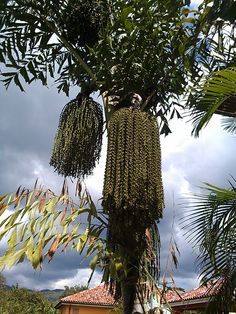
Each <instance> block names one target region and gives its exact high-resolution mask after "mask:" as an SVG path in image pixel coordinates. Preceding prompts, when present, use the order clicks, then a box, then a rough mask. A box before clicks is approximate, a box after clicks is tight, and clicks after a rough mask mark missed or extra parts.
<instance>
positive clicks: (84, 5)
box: [61, 0, 108, 45]
mask: <svg viewBox="0 0 236 314" xmlns="http://www.w3.org/2000/svg"><path fill="white" fill-rule="evenodd" d="M107 20H108V7H107V2H106V1H104V0H97V1H94V0H69V1H68V2H67V5H66V7H65V10H64V11H63V14H62V25H61V26H62V28H63V29H64V30H65V31H66V37H67V38H68V40H69V41H70V42H72V43H73V44H75V45H77V44H79V45H94V44H96V43H97V41H98V38H99V31H101V29H103V28H104V27H105V26H106V23H107Z"/></svg>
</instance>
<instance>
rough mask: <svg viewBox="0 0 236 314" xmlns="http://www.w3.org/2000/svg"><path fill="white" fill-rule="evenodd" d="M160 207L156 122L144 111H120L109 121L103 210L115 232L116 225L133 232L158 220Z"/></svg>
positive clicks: (160, 180) (158, 147)
mask: <svg viewBox="0 0 236 314" xmlns="http://www.w3.org/2000/svg"><path fill="white" fill-rule="evenodd" d="M163 204H164V200H163V186H162V176H161V153H160V139H159V130H158V124H157V121H156V119H155V118H154V117H153V116H151V115H150V114H148V113H146V112H143V111H140V110H137V109H136V110H133V109H128V108H122V109H120V110H118V111H116V112H115V113H114V114H113V116H112V118H111V120H110V122H109V129H108V150H107V162H106V171H105V180H104V189H103V207H104V210H105V212H107V213H109V220H110V223H111V224H112V228H113V229H114V228H117V232H120V231H121V230H119V228H120V227H119V226H123V227H125V228H127V227H128V228H129V227H130V228H132V229H133V230H136V231H137V230H140V229H142V230H144V229H145V228H148V227H150V226H151V225H152V223H153V221H154V220H158V219H159V218H161V217H162V210H163V206H164V205H163ZM112 233H113V234H114V233H116V231H115V230H113V231H112Z"/></svg>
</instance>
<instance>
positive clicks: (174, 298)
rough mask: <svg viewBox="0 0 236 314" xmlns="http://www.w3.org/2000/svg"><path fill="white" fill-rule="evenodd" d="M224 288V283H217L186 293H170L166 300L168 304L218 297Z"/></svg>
mask: <svg viewBox="0 0 236 314" xmlns="http://www.w3.org/2000/svg"><path fill="white" fill-rule="evenodd" d="M221 286H222V281H220V280H219V281H217V282H216V283H215V284H209V285H207V286H201V287H198V288H195V289H192V290H189V291H186V292H184V293H179V294H178V293H177V292H175V291H169V292H167V294H166V299H167V301H168V303H171V302H178V301H183V300H193V299H201V298H208V297H211V296H213V295H216V294H217V292H219V290H220V288H221Z"/></svg>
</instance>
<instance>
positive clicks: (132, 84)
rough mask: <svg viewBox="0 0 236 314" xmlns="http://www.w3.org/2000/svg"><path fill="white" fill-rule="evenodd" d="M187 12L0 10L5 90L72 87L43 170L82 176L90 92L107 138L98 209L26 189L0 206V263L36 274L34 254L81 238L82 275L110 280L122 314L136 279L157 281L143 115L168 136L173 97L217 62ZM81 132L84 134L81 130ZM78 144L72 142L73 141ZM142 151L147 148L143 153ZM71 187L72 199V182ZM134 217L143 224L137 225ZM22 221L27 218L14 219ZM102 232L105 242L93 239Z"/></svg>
mask: <svg viewBox="0 0 236 314" xmlns="http://www.w3.org/2000/svg"><path fill="white" fill-rule="evenodd" d="M206 3H208V1H206ZM189 4H190V1H180V2H177V1H173V0H170V1H159V2H158V3H156V1H152V0H147V1H135V2H131V1H128V0H127V1H105V0H104V1H97V2H91V1H81V0H68V1H60V0H57V1H50V0H44V1H41V2H40V3H38V2H37V1H34V0H27V1H21V0H15V1H7V0H6V1H3V2H2V3H1V11H0V27H1V34H0V60H1V61H2V62H3V63H4V64H5V67H6V69H4V71H3V72H2V73H1V74H2V76H3V82H4V84H5V86H6V87H7V88H8V87H9V85H10V84H11V83H12V82H14V83H15V84H16V85H18V86H19V87H20V89H21V90H24V84H23V83H22V80H23V81H25V82H26V83H29V84H30V83H31V82H33V81H34V80H37V79H38V80H40V81H41V82H42V84H43V85H46V84H47V82H48V77H51V79H53V80H54V81H55V83H56V84H57V87H58V90H59V91H63V92H65V93H66V94H69V90H70V87H71V86H78V87H79V88H80V94H79V95H78V97H77V98H76V99H74V100H72V101H70V102H69V103H68V104H67V105H66V106H65V108H64V110H63V112H62V114H61V118H60V123H59V128H58V132H57V134H56V137H55V145H54V148H53V155H52V158H51V164H52V165H53V166H54V167H55V169H56V170H57V171H58V173H59V174H62V175H64V176H72V177H75V178H79V179H82V178H84V177H85V176H86V175H88V174H90V173H91V172H92V170H93V167H94V165H95V163H96V161H97V160H98V158H99V154H100V148H101V134H102V131H103V130H102V127H101V126H102V124H103V120H102V116H101V110H100V108H99V105H98V104H96V103H95V102H94V101H93V100H92V99H91V98H90V97H89V95H90V94H91V93H92V92H96V91H99V93H100V94H101V95H102V96H103V110H104V113H105V125H106V127H107V130H108V141H109V148H108V155H107V165H106V174H105V182H104V193H103V207H104V211H103V212H97V211H96V208H95V206H94V204H93V202H92V201H91V197H90V195H89V194H88V193H87V192H86V191H85V194H83V195H81V196H82V197H81V201H80V204H79V206H78V208H79V209H78V210H76V211H75V210H74V204H73V202H72V201H71V200H70V198H69V196H68V193H67V189H66V185H64V186H63V189H62V194H61V195H60V196H59V197H57V196H55V195H54V194H53V193H52V192H51V191H49V190H46V191H45V190H43V189H42V188H41V187H39V188H37V189H36V187H35V188H34V189H33V190H32V191H25V190H18V191H17V193H16V194H15V195H14V197H13V198H12V199H11V198H10V197H8V196H3V197H2V198H1V212H2V213H3V212H4V211H5V210H6V208H9V206H10V205H15V207H16V211H14V213H13V214H12V215H11V216H10V217H8V218H7V219H5V220H3V222H2V223H1V226H3V227H4V229H3V232H2V234H1V237H3V236H5V235H6V234H9V235H10V238H9V241H8V245H9V246H10V250H8V251H6V253H5V255H4V256H3V258H2V259H1V263H2V265H3V266H4V265H6V264H8V265H13V264H14V263H16V262H22V261H23V260H24V258H25V257H27V258H28V259H29V260H30V261H31V262H32V264H33V266H34V267H35V268H36V267H38V266H40V265H41V264H42V262H43V260H44V258H45V251H46V255H47V256H49V259H51V258H52V257H53V255H54V253H55V251H56V250H57V249H58V248H59V247H60V246H62V247H63V248H64V249H66V247H67V246H68V245H69V244H71V245H72V246H74V247H75V248H76V249H77V250H78V251H79V252H82V251H83V249H84V247H85V244H86V243H87V242H88V249H87V253H88V254H89V255H91V254H92V253H94V252H95V251H96V254H95V255H94V257H93V259H92V260H91V263H90V265H91V267H92V269H95V267H96V265H97V264H98V265H100V266H101V267H102V268H103V269H104V277H103V279H104V280H105V281H110V282H114V281H116V282H117V285H116V288H117V289H116V292H117V296H119V292H120V291H121V292H122V297H123V301H124V304H123V307H124V313H131V312H132V309H133V303H134V299H135V298H136V297H137V296H139V297H140V298H141V299H142V298H144V296H145V292H146V291H148V290H147V289H144V287H143V286H142V285H141V282H142V281H143V282H146V281H149V282H150V280H149V279H150V274H152V275H155V276H156V277H158V273H159V263H158V248H156V247H157V245H159V236H158V228H157V226H156V221H158V220H159V219H160V218H161V217H162V208H163V188H162V180H161V163H160V147H159V131H158V124H157V122H156V120H155V118H157V117H158V119H159V121H160V123H161V125H160V133H161V134H165V135H167V134H168V133H170V132H171V130H170V129H169V126H168V119H169V118H173V117H174V116H177V117H178V118H180V117H181V114H180V112H179V108H182V104H181V102H180V96H182V95H183V94H184V93H185V91H186V87H187V86H188V85H189V82H190V80H192V83H194V82H195V81H197V80H199V78H201V76H202V74H203V71H202V69H203V67H204V68H205V69H206V70H208V71H209V69H214V68H215V67H217V66H218V65H219V62H218V60H215V59H214V60H215V61H214V62H213V58H210V56H211V54H210V51H211V48H212V45H213V44H212V43H213V39H211V40H208V39H207V36H202V33H204V34H205V33H207V32H208V31H209V29H208V26H209V24H206V23H205V18H204V17H205V15H206V14H205V13H206V12H207V9H205V7H204V9H201V10H200V11H198V12H195V16H192V13H193V12H191V10H190V9H189V7H188V6H189ZM206 6H207V5H206ZM229 58H230V57H229ZM8 69H10V70H8ZM137 99H138V101H137ZM84 129H86V130H88V131H86V132H84V133H83V130H84ZM63 131H64V132H63ZM78 139H79V140H78ZM81 140H84V142H83V145H78V143H79V142H80V141H81ZM150 143H155V148H154V149H153V150H150V149H149V148H150V146H149V145H150ZM75 148H76V151H75ZM85 148H86V149H85ZM90 148H93V149H92V151H90ZM86 152H89V154H88V155H86ZM114 160H115V161H116V162H114ZM154 160H156V162H155V163H154V162H153V161H154ZM76 190H77V193H78V194H81V185H80V183H78V184H77V187H76ZM140 196H141V197H140ZM58 205H61V206H62V207H61V208H60V209H58ZM140 210H141V211H143V212H144V213H145V216H144V217H146V218H147V219H145V220H144V221H140V219H139V217H140ZM82 213H87V214H88V216H87V221H88V229H86V231H85V233H79V232H78V227H79V225H76V224H75V223H76V220H77V219H78V217H80V215H81V214H82ZM104 215H105V218H104ZM24 216H27V217H28V218H29V220H28V221H26V222H24V221H19V220H18V219H19V218H20V219H21V218H23V217H24ZM32 217H34V219H32ZM124 217H127V219H126V218H124ZM92 218H96V219H95V220H92ZM98 220H99V222H102V225H98ZM94 221H95V222H94ZM116 221H117V222H118V223H116ZM56 222H59V224H58V226H57V225H56ZM124 222H125V223H124ZM136 222H138V223H136ZM71 225H72V228H71ZM105 228H107V229H108V232H107V242H106V241H105V240H104V239H101V238H99V237H100V234H101V232H102V230H104V229H105ZM120 235H122V237H120ZM19 240H20V241H21V242H22V244H20V245H19ZM147 266H149V272H147V271H145V270H146V269H147ZM145 285H146V284H145ZM119 286H120V287H121V289H119ZM111 288H112V285H111ZM119 290H120V291H119Z"/></svg>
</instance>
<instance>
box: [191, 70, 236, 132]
mask: <svg viewBox="0 0 236 314" xmlns="http://www.w3.org/2000/svg"><path fill="white" fill-rule="evenodd" d="M190 102H191V104H190V107H191V115H192V121H193V124H194V129H193V134H194V135H195V136H198V135H199V132H200V130H201V129H202V128H203V127H205V126H206V125H207V124H208V122H209V121H210V119H211V118H212V115H213V114H214V113H218V114H220V115H222V116H227V117H231V118H232V120H231V122H234V124H235V117H236V67H230V68H227V69H225V70H221V71H218V72H214V73H213V74H211V75H210V76H208V77H207V78H206V79H204V80H203V81H202V82H201V83H200V85H199V86H198V87H196V88H195V89H194V94H193V95H191V96H190ZM230 130H231V129H230ZM234 130H235V128H234Z"/></svg>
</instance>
